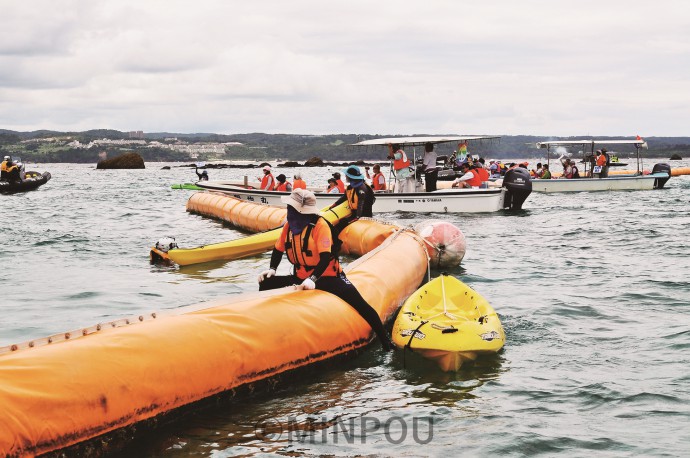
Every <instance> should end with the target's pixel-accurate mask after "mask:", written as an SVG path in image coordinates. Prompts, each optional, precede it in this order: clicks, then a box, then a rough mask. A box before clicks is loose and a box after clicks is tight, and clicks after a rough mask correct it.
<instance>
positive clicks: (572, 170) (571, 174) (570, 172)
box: [563, 159, 580, 179]
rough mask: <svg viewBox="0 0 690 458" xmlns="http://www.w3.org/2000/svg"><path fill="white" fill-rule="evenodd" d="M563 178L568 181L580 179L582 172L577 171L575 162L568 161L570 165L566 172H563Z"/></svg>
mask: <svg viewBox="0 0 690 458" xmlns="http://www.w3.org/2000/svg"><path fill="white" fill-rule="evenodd" d="M563 177H564V178H568V179H572V178H580V171H579V170H578V169H577V165H575V161H574V160H572V159H568V165H567V167H566V168H565V170H563Z"/></svg>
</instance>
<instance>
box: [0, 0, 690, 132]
mask: <svg viewBox="0 0 690 458" xmlns="http://www.w3.org/2000/svg"><path fill="white" fill-rule="evenodd" d="M0 129H11V130H19V131H30V130H37V129H51V130H61V131H82V130H88V129H117V130H122V131H130V130H143V131H144V132H178V133H201V132H208V133H221V134H239V133H251V132H264V133H272V134H276V133H285V134H339V133H351V134H380V135H415V134H467V135H470V134H476V135H479V134H487V135H521V134H524V135H544V136H569V135H592V136H596V135H610V136H617V135H623V136H629V135H641V136H690V2H688V1H687V0H655V1H643V0H627V1H618V0H610V1H609V0H596V1H590V0H577V1H574V0H573V1H569V0H565V1H563V0H559V1H547V0H521V1H514V0H510V1H509V0H493V1H490V0H480V1H475V0H462V1H452V0H449V1H439V0H424V1H411V0H397V1H388V0H379V1H375V2H372V1H360V0H348V1H340V0H333V1H303V0H290V1H285V0H280V1H276V0H265V1H264V0H253V1H251V2H250V1H247V0H242V1H234V0H232V1H228V0H226V1H221V0H194V1H186V0H165V1H163V0H145V1H142V0H137V1H130V0H116V1H103V0H29V1H17V0H0Z"/></svg>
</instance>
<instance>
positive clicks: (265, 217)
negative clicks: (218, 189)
mask: <svg viewBox="0 0 690 458" xmlns="http://www.w3.org/2000/svg"><path fill="white" fill-rule="evenodd" d="M187 211H188V212H193V213H198V214H200V215H203V216H210V217H212V218H218V219H222V220H223V221H226V222H228V223H230V224H232V225H233V226H235V227H239V228H241V229H245V230H248V231H252V232H260V231H267V230H269V229H273V228H276V227H278V226H280V225H282V224H283V223H284V222H285V217H286V215H287V210H286V209H285V208H279V207H271V206H269V205H262V204H255V203H252V202H244V201H241V200H239V199H235V198H234V197H231V196H227V195H224V194H221V193H214V192H197V193H194V194H192V196H191V197H190V198H189V200H188V201H187Z"/></svg>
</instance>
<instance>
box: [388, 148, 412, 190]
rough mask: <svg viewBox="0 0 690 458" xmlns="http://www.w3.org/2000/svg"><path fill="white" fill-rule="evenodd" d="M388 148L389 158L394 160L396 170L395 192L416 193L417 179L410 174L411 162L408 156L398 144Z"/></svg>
mask: <svg viewBox="0 0 690 458" xmlns="http://www.w3.org/2000/svg"><path fill="white" fill-rule="evenodd" d="M388 148H389V149H388V158H389V159H393V170H395V190H394V192H396V193H400V192H414V190H415V179H414V176H412V173H411V172H410V160H409V159H408V158H407V154H406V153H405V151H404V150H403V149H402V148H401V147H400V145H397V144H389V145H388Z"/></svg>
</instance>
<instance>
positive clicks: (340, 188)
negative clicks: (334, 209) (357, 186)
mask: <svg viewBox="0 0 690 458" xmlns="http://www.w3.org/2000/svg"><path fill="white" fill-rule="evenodd" d="M335 181H336V182H337V183H338V192H340V193H343V192H345V184H344V183H343V181H342V180H335Z"/></svg>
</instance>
